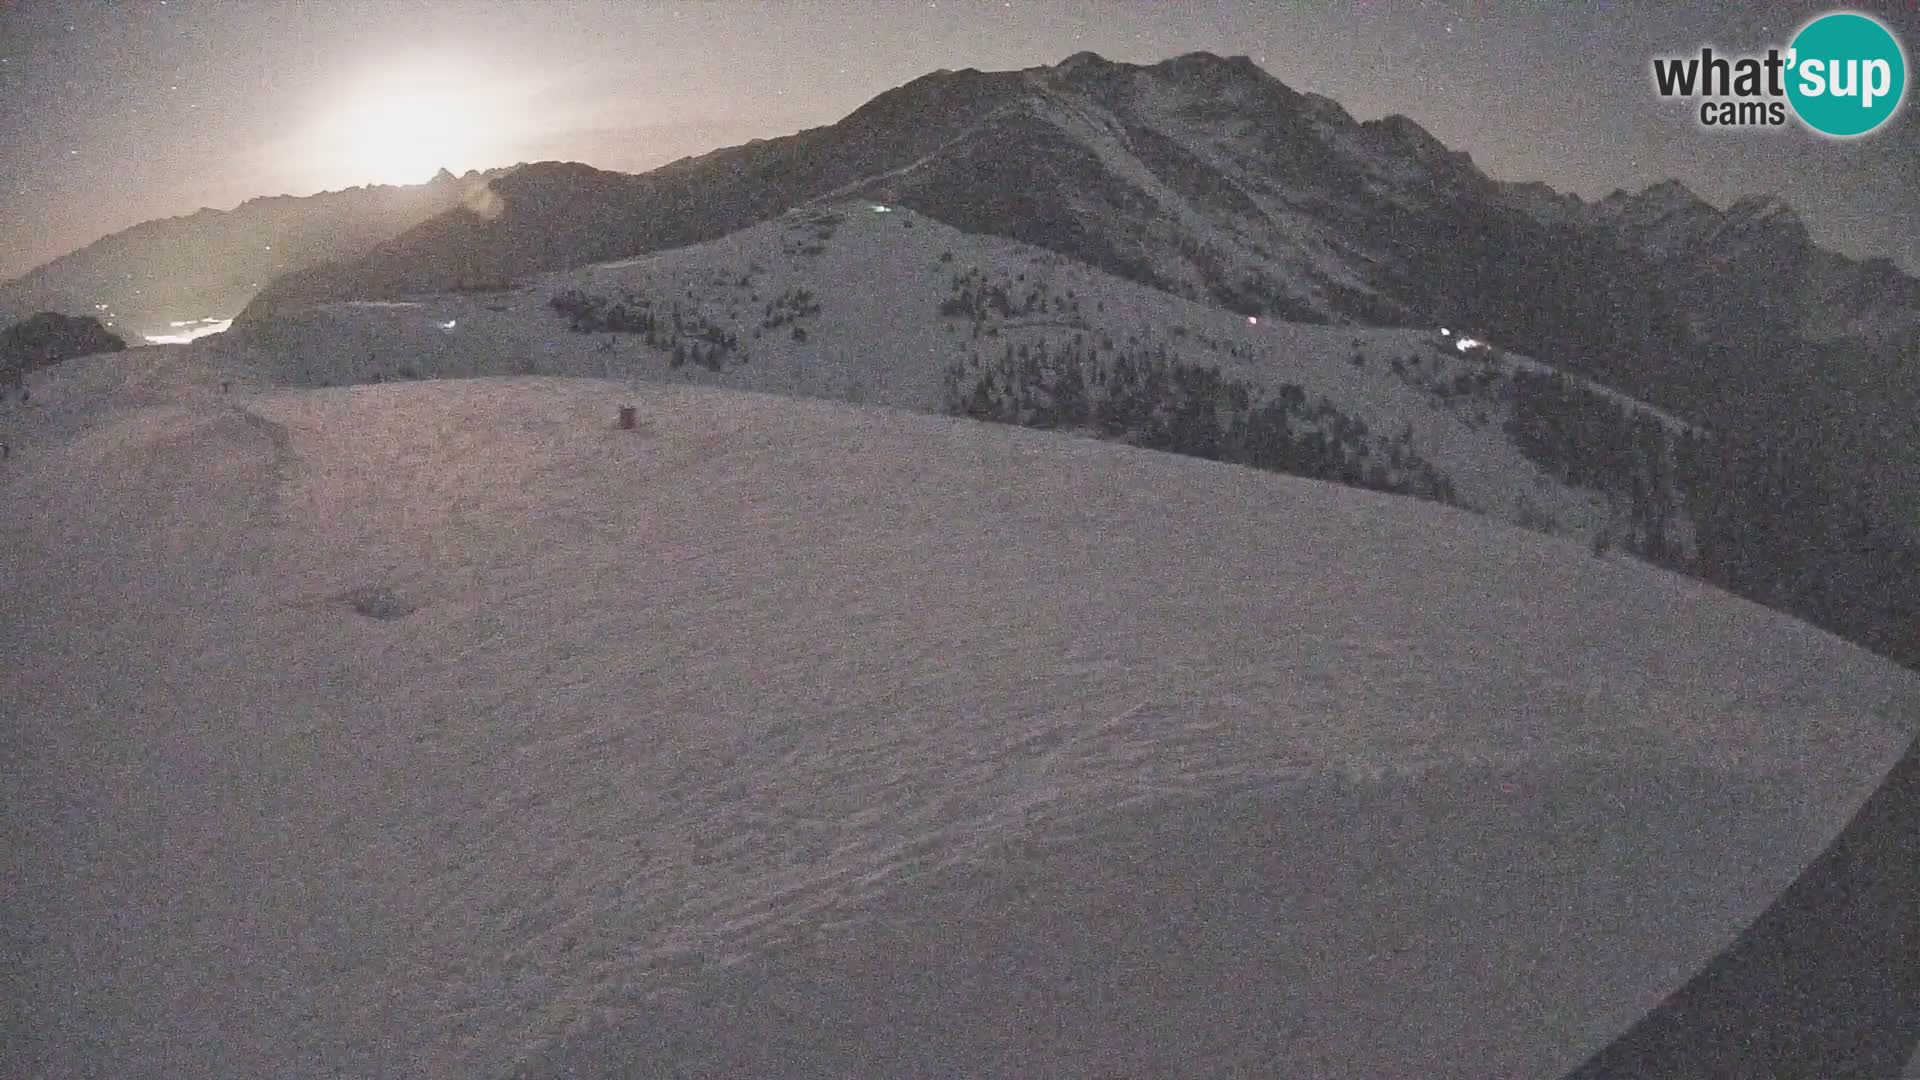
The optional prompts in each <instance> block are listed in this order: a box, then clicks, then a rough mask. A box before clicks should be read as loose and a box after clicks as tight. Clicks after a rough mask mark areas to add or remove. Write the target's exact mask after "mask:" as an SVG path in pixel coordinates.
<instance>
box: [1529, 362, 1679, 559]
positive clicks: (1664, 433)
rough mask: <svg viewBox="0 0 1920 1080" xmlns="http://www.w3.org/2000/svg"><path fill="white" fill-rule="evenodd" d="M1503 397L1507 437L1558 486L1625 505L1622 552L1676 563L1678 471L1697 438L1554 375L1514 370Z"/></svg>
mask: <svg viewBox="0 0 1920 1080" xmlns="http://www.w3.org/2000/svg"><path fill="white" fill-rule="evenodd" d="M1506 395H1507V405H1508V417H1507V423H1506V433H1507V437H1508V438H1509V439H1511V440H1512V441H1513V444H1514V446H1516V447H1517V448H1518V449H1519V450H1520V452H1521V453H1522V454H1524V455H1526V457H1527V459H1528V460H1530V461H1532V462H1533V463H1534V464H1535V465H1537V466H1539V467H1540V469H1541V471H1543V472H1545V473H1546V474H1547V475H1548V476H1551V477H1553V478H1554V479H1556V480H1558V481H1560V482H1561V483H1563V484H1567V485H1569V486H1572V487H1582V488H1586V489H1588V490H1591V491H1598V492H1600V493H1602V494H1604V495H1606V496H1608V497H1609V498H1610V499H1611V500H1612V501H1613V502H1614V503H1615V505H1618V506H1624V507H1626V510H1627V519H1628V527H1629V530H1630V531H1629V534H1628V535H1627V536H1626V537H1624V538H1622V542H1623V544H1624V546H1626V547H1627V548H1628V550H1630V551H1632V552H1634V553H1635V554H1637V555H1640V556H1642V557H1645V558H1647V559H1649V560H1652V561H1654V562H1656V563H1660V564H1662V565H1674V564H1675V563H1676V562H1677V561H1679V560H1680V559H1681V558H1682V556H1683V552H1682V551H1681V550H1680V548H1679V547H1678V545H1676V544H1675V543H1674V542H1673V537H1674V534H1675V529H1676V526H1677V524H1678V521H1679V515H1680V509H1681V507H1680V500H1679V498H1678V492H1679V491H1680V490H1681V488H1680V478H1679V475H1678V471H1679V467H1680V462H1681V461H1682V460H1685V459H1687V458H1689V457H1690V456H1692V455H1697V453H1698V452H1699V446H1700V443H1699V440H1700V438H1701V436H1699V435H1697V434H1695V433H1692V432H1686V433H1675V432H1673V431H1671V430H1670V429H1669V428H1668V426H1667V425H1666V424H1665V423H1663V422H1662V421H1661V420H1660V419H1659V418H1658V417H1656V416H1653V415H1651V414H1649V413H1647V412H1645V411H1644V410H1641V409H1635V408H1630V407H1628V406H1627V405H1625V404H1624V403H1622V402H1620V401H1619V400H1618V399H1616V398H1612V397H1609V396H1608V395H1606V394H1604V393H1601V392H1600V391H1598V390H1596V389H1594V388H1592V387H1590V386H1587V385H1585V384H1583V383H1580V382H1577V381H1575V380H1573V379H1571V378H1568V377H1567V376H1566V375H1564V374H1561V373H1560V372H1557V371H1555V372H1542V371H1533V370H1529V369H1526V368H1521V369H1518V370H1515V371H1513V372H1511V373H1509V374H1508V376H1507V379H1506Z"/></svg>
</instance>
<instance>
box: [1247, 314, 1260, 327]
mask: <svg viewBox="0 0 1920 1080" xmlns="http://www.w3.org/2000/svg"><path fill="white" fill-rule="evenodd" d="M1247 325H1248V326H1259V325H1260V320H1259V319H1257V318H1255V317H1254V316H1252V315H1249V316H1247Z"/></svg>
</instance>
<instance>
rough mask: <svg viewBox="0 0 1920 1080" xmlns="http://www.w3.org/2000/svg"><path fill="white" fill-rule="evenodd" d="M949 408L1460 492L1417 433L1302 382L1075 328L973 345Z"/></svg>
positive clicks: (1218, 456)
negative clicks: (1229, 372) (1062, 339)
mask: <svg viewBox="0 0 1920 1080" xmlns="http://www.w3.org/2000/svg"><path fill="white" fill-rule="evenodd" d="M944 393H945V407H946V410H947V411H948V412H949V413H950V414H953V415H957V416H968V417H972V418H974V419H979V420H990V421H994V422H998V423H1006V424H1018V425H1021V426H1023V427H1036V428H1064V429H1078V430H1086V431H1092V432H1096V433H1098V434H1099V435H1101V436H1103V437H1105V438H1109V439H1115V440H1118V441H1122V442H1126V443H1129V444H1131V445H1134V446H1140V447H1145V448H1147V449H1151V450H1163V451H1167V452H1170V453H1176V454H1187V455H1190V456H1193V457H1202V458H1207V459H1209V460H1214V461H1226V462H1231V463H1233V464H1239V465H1249V466H1252V467H1254V468H1259V469H1267V470H1270V471H1273V472H1284V473H1289V474H1292V475H1295V476H1306V477H1311V478H1314V479H1319V480H1331V481H1334V482H1336V483H1342V484H1348V485H1351V486H1354V487H1364V488H1372V489H1375V490H1379V491H1390V492H1395V493H1399V494H1406V495H1414V496H1417V497H1420V498H1426V499H1433V500H1436V501H1440V502H1451V501H1452V500H1453V498H1454V490H1453V485H1452V483H1451V482H1450V481H1449V480H1448V479H1447V477H1446V476H1445V475H1443V474H1442V473H1441V472H1440V471H1439V470H1438V469H1436V468H1434V467H1433V466H1432V464H1430V463H1429V462H1427V461H1425V460H1423V459H1422V458H1421V457H1420V456H1419V455H1418V454H1417V453H1415V452H1414V450H1413V449H1412V446H1411V439H1412V436H1411V432H1403V433H1401V434H1400V435H1399V436H1398V437H1395V438H1391V439H1388V438H1382V437H1380V436H1377V435H1375V434H1374V433H1372V432H1370V431H1368V430H1367V426H1366V424H1364V423H1363V422H1361V421H1360V420H1358V419H1356V418H1354V417H1352V416H1350V415H1348V414H1346V413H1344V412H1342V411H1340V410H1339V409H1338V408H1335V407H1334V406H1333V405H1332V404H1330V403H1329V402H1327V401H1326V400H1325V399H1319V400H1315V401H1309V400H1308V398H1307V395H1306V393H1305V392H1304V391H1303V390H1302V389H1301V388H1300V387H1299V386H1297V385H1293V384H1286V385H1284V386H1282V387H1281V388H1280V390H1279V391H1278V392H1276V393H1273V394H1266V393H1263V392H1262V391H1260V390H1259V389H1257V388H1255V387H1253V386H1251V385H1249V384H1248V383H1246V382H1244V381H1242V380H1239V379H1232V378H1228V377H1226V376H1223V375H1222V374H1221V373H1220V372H1219V370H1218V369H1216V368H1213V367H1210V366H1206V365H1200V364H1189V363H1185V362H1183V361H1181V360H1179V359H1177V358H1174V357H1171V356H1169V355H1168V353H1167V351H1166V349H1165V348H1164V347H1158V346H1156V347H1154V348H1152V349H1139V348H1136V349H1129V350H1121V351H1111V350H1102V349H1101V348H1100V347H1098V346H1090V345H1089V343H1088V342H1087V339H1086V338H1085V336H1084V335H1078V334H1076V335H1075V336H1074V337H1073V338H1072V339H1071V340H1070V341H1068V342H1066V343H1065V344H1064V345H1062V346H1059V347H1056V348H1049V346H1048V345H1047V343H1046V342H1045V341H1038V342H1035V343H1033V344H1031V345H1028V344H1021V345H1017V346H1016V345H1011V344H1010V345H1008V346H1007V348H1006V349H1005V351H1004V352H1002V353H1001V354H1000V355H999V356H997V357H994V358H992V359H983V358H982V357H981V356H980V354H979V353H978V352H975V353H974V354H973V355H971V356H970V357H966V358H963V359H961V360H959V361H957V362H955V363H954V364H952V365H950V366H949V367H948V369H947V371H946V373H945V386H944Z"/></svg>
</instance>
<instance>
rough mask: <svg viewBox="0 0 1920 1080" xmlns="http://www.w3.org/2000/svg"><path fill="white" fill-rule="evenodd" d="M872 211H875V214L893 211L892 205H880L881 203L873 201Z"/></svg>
mask: <svg viewBox="0 0 1920 1080" xmlns="http://www.w3.org/2000/svg"><path fill="white" fill-rule="evenodd" d="M873 212H874V213H876V214H891V213H893V207H891V206H881V205H880V204H879V203H874V204H873Z"/></svg>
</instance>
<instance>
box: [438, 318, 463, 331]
mask: <svg viewBox="0 0 1920 1080" xmlns="http://www.w3.org/2000/svg"><path fill="white" fill-rule="evenodd" d="M459 325H460V320H459V319H448V320H447V321H446V322H443V323H441V324H440V329H442V330H451V329H453V328H454V327H456V326H459Z"/></svg>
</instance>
